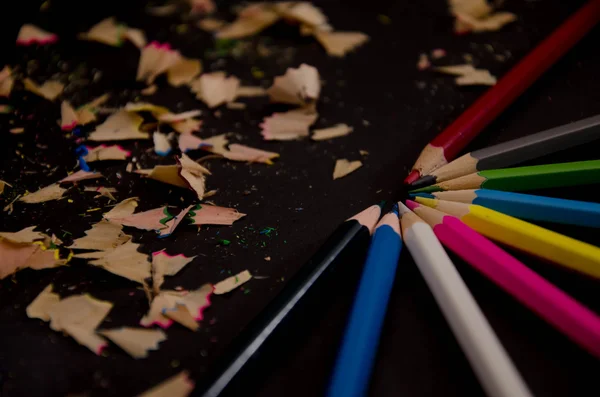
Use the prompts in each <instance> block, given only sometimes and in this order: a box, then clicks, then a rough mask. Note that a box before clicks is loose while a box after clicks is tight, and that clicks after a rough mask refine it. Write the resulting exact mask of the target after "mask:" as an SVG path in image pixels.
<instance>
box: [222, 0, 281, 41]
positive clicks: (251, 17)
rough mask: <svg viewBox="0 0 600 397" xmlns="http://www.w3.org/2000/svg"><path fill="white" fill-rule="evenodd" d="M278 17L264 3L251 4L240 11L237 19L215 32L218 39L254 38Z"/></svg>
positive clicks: (278, 16)
mask: <svg viewBox="0 0 600 397" xmlns="http://www.w3.org/2000/svg"><path fill="white" fill-rule="evenodd" d="M279 18H280V15H279V14H278V13H277V12H275V11H274V10H273V9H272V8H271V7H269V6H268V5H267V4H265V3H259V4H251V5H248V6H246V7H245V8H243V9H242V10H241V12H240V13H239V15H238V18H237V19H236V20H235V21H234V22H232V23H230V24H227V25H225V26H224V27H223V28H221V29H220V30H218V31H217V32H216V37H217V38H219V39H241V38H244V37H250V36H254V35H255V34H257V33H259V32H261V31H262V30H264V29H266V28H267V27H269V26H271V25H272V24H274V23H275V22H277V21H278V20H279Z"/></svg>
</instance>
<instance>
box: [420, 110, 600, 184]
mask: <svg viewBox="0 0 600 397" xmlns="http://www.w3.org/2000/svg"><path fill="white" fill-rule="evenodd" d="M599 138H600V115H598V116H593V117H589V118H587V119H583V120H579V121H576V122H574V123H570V124H566V125H561V126H560V127H555V128H551V129H549V130H546V131H542V132H538V133H536V134H532V135H528V136H526V137H523V138H518V139H514V140H512V141H508V142H504V143H501V144H498V145H494V146H490V147H487V148H485V149H481V150H475V151H473V152H471V153H467V154H465V155H464V156H461V157H459V158H457V159H456V160H454V161H452V162H450V163H449V164H446V165H445V166H443V167H440V168H438V169H437V170H435V171H434V172H432V173H431V174H430V175H425V176H423V177H422V178H421V179H419V180H417V181H415V182H413V183H412V184H411V188H418V187H423V186H429V185H432V184H434V183H438V182H443V181H447V180H450V179H454V178H458V177H461V176H464V175H469V174H472V173H475V172H478V171H484V170H490V169H498V168H504V167H508V166H512V165H515V164H518V163H522V162H523V161H527V160H531V159H534V158H536V157H540V156H544V155H547V154H550V153H554V152H558V151H560V150H563V149H568V148H570V147H573V146H577V145H583V144H585V143H588V142H591V141H593V140H595V139H599Z"/></svg>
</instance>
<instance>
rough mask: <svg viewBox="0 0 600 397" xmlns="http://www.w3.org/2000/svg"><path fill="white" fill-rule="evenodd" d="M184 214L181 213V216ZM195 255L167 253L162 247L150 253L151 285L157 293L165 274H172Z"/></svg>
mask: <svg viewBox="0 0 600 397" xmlns="http://www.w3.org/2000/svg"><path fill="white" fill-rule="evenodd" d="M183 216H185V215H182V218H183ZM195 258H196V257H195V256H192V257H190V258H188V257H186V256H185V255H183V254H178V255H169V254H167V253H166V251H165V250H164V249H163V250H161V251H156V252H153V253H152V280H153V281H152V287H153V289H154V292H155V293H156V294H158V293H159V292H160V287H161V285H162V284H163V282H164V281H165V276H174V275H176V274H177V273H178V272H179V271H180V270H181V269H183V268H184V267H185V266H186V265H187V264H188V263H190V262H191V261H193V260H194V259H195Z"/></svg>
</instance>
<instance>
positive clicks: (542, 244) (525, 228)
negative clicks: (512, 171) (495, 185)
mask: <svg viewBox="0 0 600 397" xmlns="http://www.w3.org/2000/svg"><path fill="white" fill-rule="evenodd" d="M415 199H416V201H417V202H419V203H421V204H423V205H426V206H428V207H432V208H436V209H437V210H439V211H442V212H445V213H447V214H449V215H454V216H456V217H458V218H459V219H460V220H461V221H463V222H464V223H466V224H467V225H468V226H470V227H471V228H472V229H474V230H476V231H478V232H479V233H481V234H483V235H484V236H487V237H489V238H491V239H492V240H496V241H499V242H501V243H504V244H506V245H508V246H511V247H514V248H517V249H519V250H521V251H524V252H528V253H530V254H533V255H536V256H539V257H541V258H544V259H547V260H549V261H551V262H554V263H557V264H559V265H563V266H565V267H568V268H570V269H573V270H576V271H579V272H581V273H585V274H587V275H590V276H593V277H596V278H600V248H598V247H595V246H593V245H591V244H587V243H584V242H582V241H579V240H575V239H574V238H571V237H567V236H564V235H562V234H559V233H556V232H553V231H550V230H548V229H544V228H543V227H539V226H536V225H533V224H531V223H528V222H525V221H522V220H520V219H517V218H513V217H512V216H508V215H504V214H502V213H500V212H497V211H494V210H490V209H488V208H484V207H481V206H479V205H472V204H471V205H469V204H464V203H456V202H451V201H444V200H437V199H429V198H424V197H416V198H415Z"/></svg>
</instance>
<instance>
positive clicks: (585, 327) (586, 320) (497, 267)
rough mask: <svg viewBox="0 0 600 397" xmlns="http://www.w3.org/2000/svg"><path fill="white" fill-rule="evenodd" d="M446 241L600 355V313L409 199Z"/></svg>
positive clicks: (459, 224) (467, 229) (451, 219)
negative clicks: (599, 315)
mask: <svg viewBox="0 0 600 397" xmlns="http://www.w3.org/2000/svg"><path fill="white" fill-rule="evenodd" d="M406 205H407V206H408V207H409V208H410V209H411V210H413V211H414V212H415V213H416V214H417V215H418V216H419V217H420V218H421V219H423V220H424V221H425V222H427V223H428V224H429V226H431V227H432V228H433V232H434V233H435V235H436V236H437V238H438V239H439V240H440V241H441V242H442V244H443V245H444V246H446V247H448V248H449V249H450V250H451V251H453V252H454V253H456V254H457V255H458V256H460V257H461V258H462V259H464V260H465V261H466V262H467V263H469V264H471V265H472V266H473V267H474V268H475V269H477V270H478V271H479V272H481V273H483V274H484V275H485V276H486V277H487V278H489V279H490V280H491V281H493V282H494V283H495V284H497V285H498V286H499V287H500V288H502V289H504V290H505V291H506V292H508V293H509V294H510V295H512V296H513V297H514V298H516V299H517V300H518V301H520V302H521V303H522V304H524V305H525V306H527V307H528V308H530V309H531V310H533V311H534V312H536V313H537V314H538V315H539V316H540V317H542V318H543V319H544V320H546V321H547V322H548V323H550V324H551V325H553V326H554V327H556V328H557V329H559V330H560V331H562V332H563V333H564V334H565V335H567V336H568V337H569V338H570V339H571V340H573V341H574V342H575V343H577V344H579V345H580V346H581V347H582V348H584V349H585V350H587V351H589V352H590V353H592V354H593V355H594V356H596V357H598V358H600V317H598V316H597V315H596V314H595V313H594V312H592V311H591V310H590V309H588V308H587V307H585V306H583V305H582V304H580V303H579V302H577V301H576V300H575V299H573V298H572V297H571V296H569V295H567V294H566V293H564V292H563V291H562V290H560V289H559V288H557V287H556V286H554V285H553V284H551V283H550V282H548V281H547V280H546V279H544V278H543V277H541V276H540V275H538V274H537V273H535V272H534V271H533V270H531V269H529V268H528V267H527V266H525V265H524V264H523V263H521V262H520V261H519V260H517V259H516V258H514V257H513V256H511V255H510V254H508V253H507V252H506V251H504V250H503V249H501V248H500V247H498V246H497V245H495V244H494V243H492V242H491V241H490V240H488V239H487V238H485V237H483V236H482V235H481V234H479V233H477V232H476V231H474V230H473V229H471V228H470V227H468V226H467V225H465V224H464V223H463V222H462V221H460V220H459V219H458V218H456V217H454V216H451V215H447V214H444V213H443V212H440V211H438V210H435V209H433V208H430V207H426V206H422V205H421V204H418V203H415V202H414V201H411V200H407V201H406Z"/></svg>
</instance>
